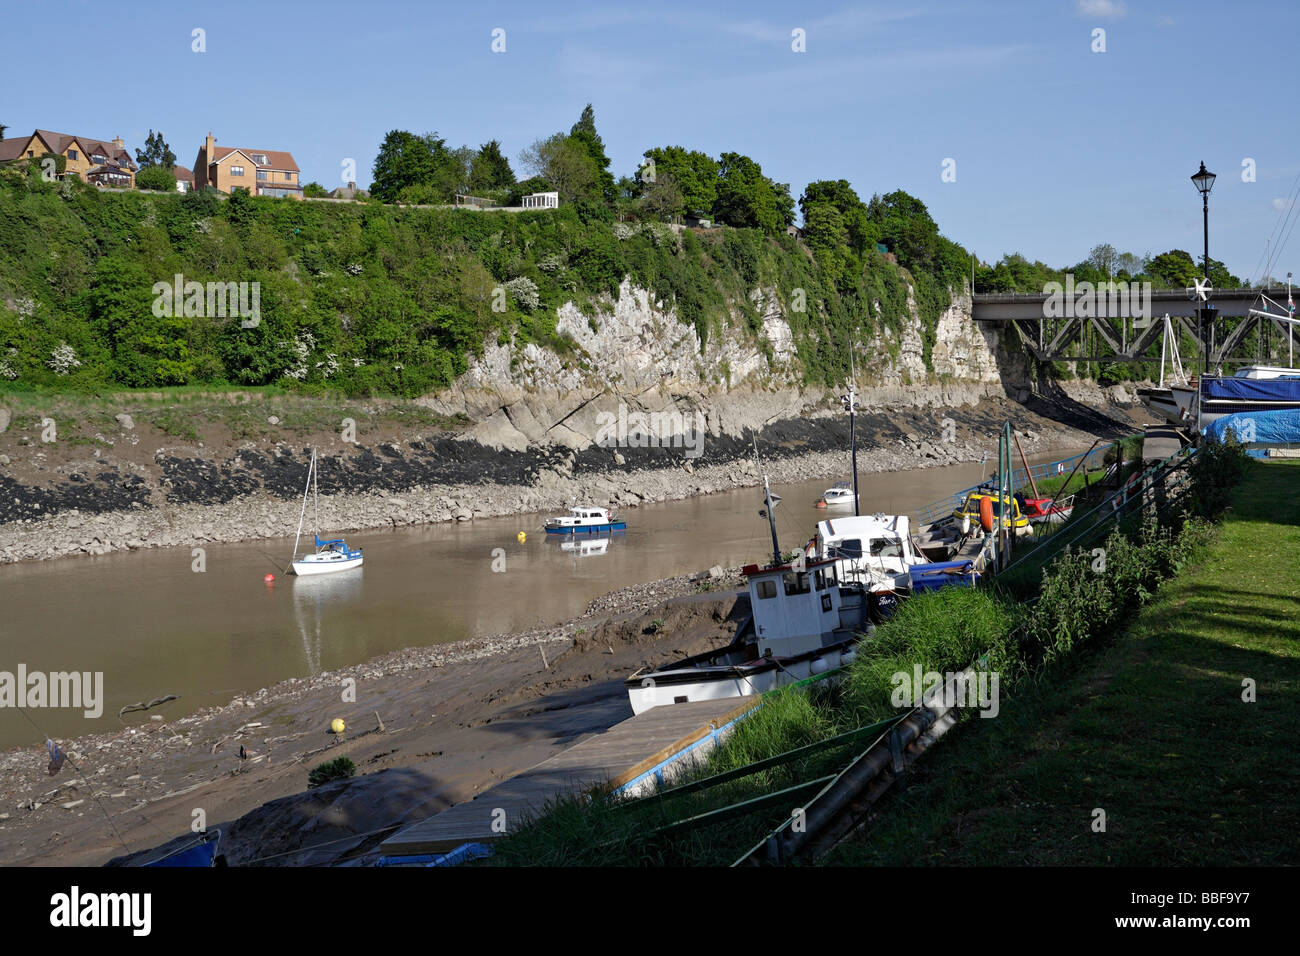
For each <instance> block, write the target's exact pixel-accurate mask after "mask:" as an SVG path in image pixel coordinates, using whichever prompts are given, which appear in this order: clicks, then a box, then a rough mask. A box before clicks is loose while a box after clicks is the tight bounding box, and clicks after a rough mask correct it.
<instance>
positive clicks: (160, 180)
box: [135, 166, 176, 193]
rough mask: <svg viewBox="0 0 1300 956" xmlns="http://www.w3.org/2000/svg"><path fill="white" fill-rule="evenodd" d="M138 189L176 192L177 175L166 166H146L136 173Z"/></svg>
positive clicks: (136, 186)
mask: <svg viewBox="0 0 1300 956" xmlns="http://www.w3.org/2000/svg"><path fill="white" fill-rule="evenodd" d="M135 188H136V189H154V190H157V191H159V192H169V193H174V192H176V177H175V176H173V175H172V174H171V172H170V171H169V170H168V169H167V168H166V167H165V166H146V167H145V168H144V169H142V170H140V172H138V173H136V174H135Z"/></svg>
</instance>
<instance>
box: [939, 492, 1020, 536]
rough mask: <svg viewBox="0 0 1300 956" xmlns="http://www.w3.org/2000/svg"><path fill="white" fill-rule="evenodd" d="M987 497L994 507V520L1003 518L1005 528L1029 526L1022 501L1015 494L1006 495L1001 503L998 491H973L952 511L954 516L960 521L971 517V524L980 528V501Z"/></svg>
mask: <svg viewBox="0 0 1300 956" xmlns="http://www.w3.org/2000/svg"><path fill="white" fill-rule="evenodd" d="M985 499H987V500H988V501H989V503H990V504H991V505H992V507H993V519H994V522H996V521H997V519H998V518H1001V519H1002V526H1003V527H1004V528H1015V529H1025V528H1028V527H1029V518H1028V516H1026V515H1025V513H1024V512H1023V511H1021V510H1020V501H1019V500H1018V499H1017V498H1016V497H1014V496H1011V497H1008V496H1005V495H1004V496H1002V500H1001V503H999V502H998V495H997V494H996V493H994V494H988V493H985V492H979V491H973V492H971V493H970V494H969V495H967V496H966V500H965V501H964V502H962V504H961V506H960V507H958V508H957V509H956V510H955V511H954V512H953V513H952V514H953V517H954V518H956V519H957V520H958V521H961V520H962V519H963V518H969V519H970V523H971V526H972V527H975V528H978V527H979V526H980V503H981V502H982V501H984V500H985ZM1004 508H1005V511H1004ZM1004 515H1005V516H1004Z"/></svg>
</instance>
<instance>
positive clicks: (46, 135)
mask: <svg viewBox="0 0 1300 956" xmlns="http://www.w3.org/2000/svg"><path fill="white" fill-rule="evenodd" d="M36 135H37V136H39V137H40V138H41V139H43V140H44V141H45V142H46V143H47V144H48V145H49V147H50V149H51V150H52V151H54V152H56V153H59V154H64V153H66V152H67V151H68V147H69V146H71V145H72V143H73V142H74V141H76V142H78V143H80V144H81V148H82V149H84V150H85V151H86V153H87V155H89V154H91V153H95V152H101V153H103V154H104V155H105V156H107V157H108V158H109V159H116V160H119V161H120V160H123V159H124V160H125V161H126V163H127V164H129V165H131V166H135V160H133V159H132V158H131V154H130V153H128V152H127V151H126V149H118V148H117V147H116V146H114V145H113V144H112V143H111V142H109V143H106V142H104V141H103V140H101V139H89V138H87V137H85V136H73V135H70V134H68V133H52V132H50V131H49V130H47V129H38V130H36ZM6 142H7V140H6Z"/></svg>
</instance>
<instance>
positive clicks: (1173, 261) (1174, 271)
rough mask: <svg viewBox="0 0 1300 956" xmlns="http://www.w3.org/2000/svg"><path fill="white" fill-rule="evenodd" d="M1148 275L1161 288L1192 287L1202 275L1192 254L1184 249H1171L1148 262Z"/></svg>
mask: <svg viewBox="0 0 1300 956" xmlns="http://www.w3.org/2000/svg"><path fill="white" fill-rule="evenodd" d="M1147 275H1149V276H1151V280H1152V282H1153V284H1154V285H1155V286H1156V287H1157V288H1160V289H1186V288H1190V287H1191V286H1192V284H1193V283H1194V282H1195V280H1197V279H1199V278H1200V277H1201V270H1200V269H1199V268H1198V267H1197V265H1196V262H1195V260H1193V259H1192V257H1191V254H1190V253H1188V252H1186V251H1184V250H1182V249H1170V250H1169V251H1168V252H1162V253H1160V255H1158V256H1156V257H1155V258H1154V259H1152V260H1151V261H1150V262H1149V263H1147Z"/></svg>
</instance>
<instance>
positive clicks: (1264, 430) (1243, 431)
mask: <svg viewBox="0 0 1300 956" xmlns="http://www.w3.org/2000/svg"><path fill="white" fill-rule="evenodd" d="M1295 384H1297V385H1300V382H1297V383H1295ZM1229 431H1232V432H1233V434H1235V435H1236V437H1237V441H1239V442H1241V443H1242V444H1246V445H1285V444H1289V443H1293V442H1295V443H1300V408H1283V409H1279V410H1278V411H1275V412H1237V413H1236V414H1235V415H1224V416H1223V417H1222V418H1219V419H1216V420H1215V421H1212V422H1210V424H1208V425H1206V426H1205V429H1204V432H1205V437H1206V438H1210V439H1212V440H1214V441H1223V440H1224V436H1225V435H1226V434H1227V433H1228V432H1229Z"/></svg>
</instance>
